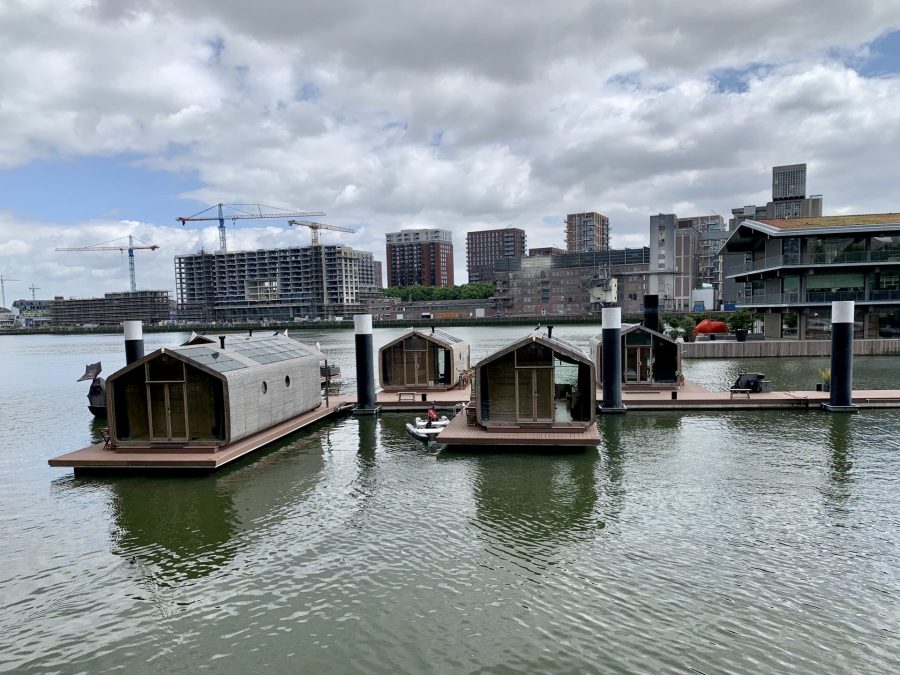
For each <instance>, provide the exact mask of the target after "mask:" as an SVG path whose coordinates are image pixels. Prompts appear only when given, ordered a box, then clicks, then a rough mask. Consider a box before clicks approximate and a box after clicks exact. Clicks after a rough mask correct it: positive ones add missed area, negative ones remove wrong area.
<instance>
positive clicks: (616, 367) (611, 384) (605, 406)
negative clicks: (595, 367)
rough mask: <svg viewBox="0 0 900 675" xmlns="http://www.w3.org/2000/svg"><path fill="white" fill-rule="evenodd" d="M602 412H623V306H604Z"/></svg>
mask: <svg viewBox="0 0 900 675" xmlns="http://www.w3.org/2000/svg"><path fill="white" fill-rule="evenodd" d="M602 320H603V325H602V328H603V359H602V367H603V401H602V402H601V404H600V412H602V413H623V412H625V406H624V405H623V404H622V308H621V307H604V308H603V310H602Z"/></svg>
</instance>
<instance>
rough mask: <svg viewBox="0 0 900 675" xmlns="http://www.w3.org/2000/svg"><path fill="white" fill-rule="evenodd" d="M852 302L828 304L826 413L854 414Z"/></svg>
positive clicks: (855, 410) (824, 406) (853, 305)
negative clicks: (829, 321) (828, 353)
mask: <svg viewBox="0 0 900 675" xmlns="http://www.w3.org/2000/svg"><path fill="white" fill-rule="evenodd" d="M855 304H856V303H854V302H853V300H835V301H833V302H832V303H831V395H830V397H829V399H828V403H823V404H822V407H823V408H824V409H825V410H828V411H829V412H857V411H858V410H859V408H858V407H857V406H855V405H853V310H854V308H855Z"/></svg>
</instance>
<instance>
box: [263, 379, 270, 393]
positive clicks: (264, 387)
mask: <svg viewBox="0 0 900 675" xmlns="http://www.w3.org/2000/svg"><path fill="white" fill-rule="evenodd" d="M267 391H269V385H267V384H266V383H265V382H263V383H262V393H264V394H265V393H266V392H267Z"/></svg>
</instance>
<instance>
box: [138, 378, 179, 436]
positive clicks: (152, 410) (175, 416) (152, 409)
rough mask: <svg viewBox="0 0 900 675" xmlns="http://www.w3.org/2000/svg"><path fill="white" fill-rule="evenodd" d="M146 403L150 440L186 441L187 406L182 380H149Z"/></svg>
mask: <svg viewBox="0 0 900 675" xmlns="http://www.w3.org/2000/svg"><path fill="white" fill-rule="evenodd" d="M147 405H148V408H149V411H148V412H149V416H150V440H151V441H187V435H188V423H187V408H186V406H185V401H184V383H183V382H163V383H158V382H149V383H148V384H147Z"/></svg>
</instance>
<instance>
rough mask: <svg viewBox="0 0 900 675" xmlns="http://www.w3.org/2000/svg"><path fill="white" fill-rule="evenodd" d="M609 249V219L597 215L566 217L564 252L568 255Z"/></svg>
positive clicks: (581, 214) (584, 214)
mask: <svg viewBox="0 0 900 675" xmlns="http://www.w3.org/2000/svg"><path fill="white" fill-rule="evenodd" d="M608 249H609V218H607V217H606V216H604V215H601V214H599V213H594V212H591V213H570V214H569V215H567V216H566V250H567V251H568V252H569V253H583V252H585V251H606V250H608Z"/></svg>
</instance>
